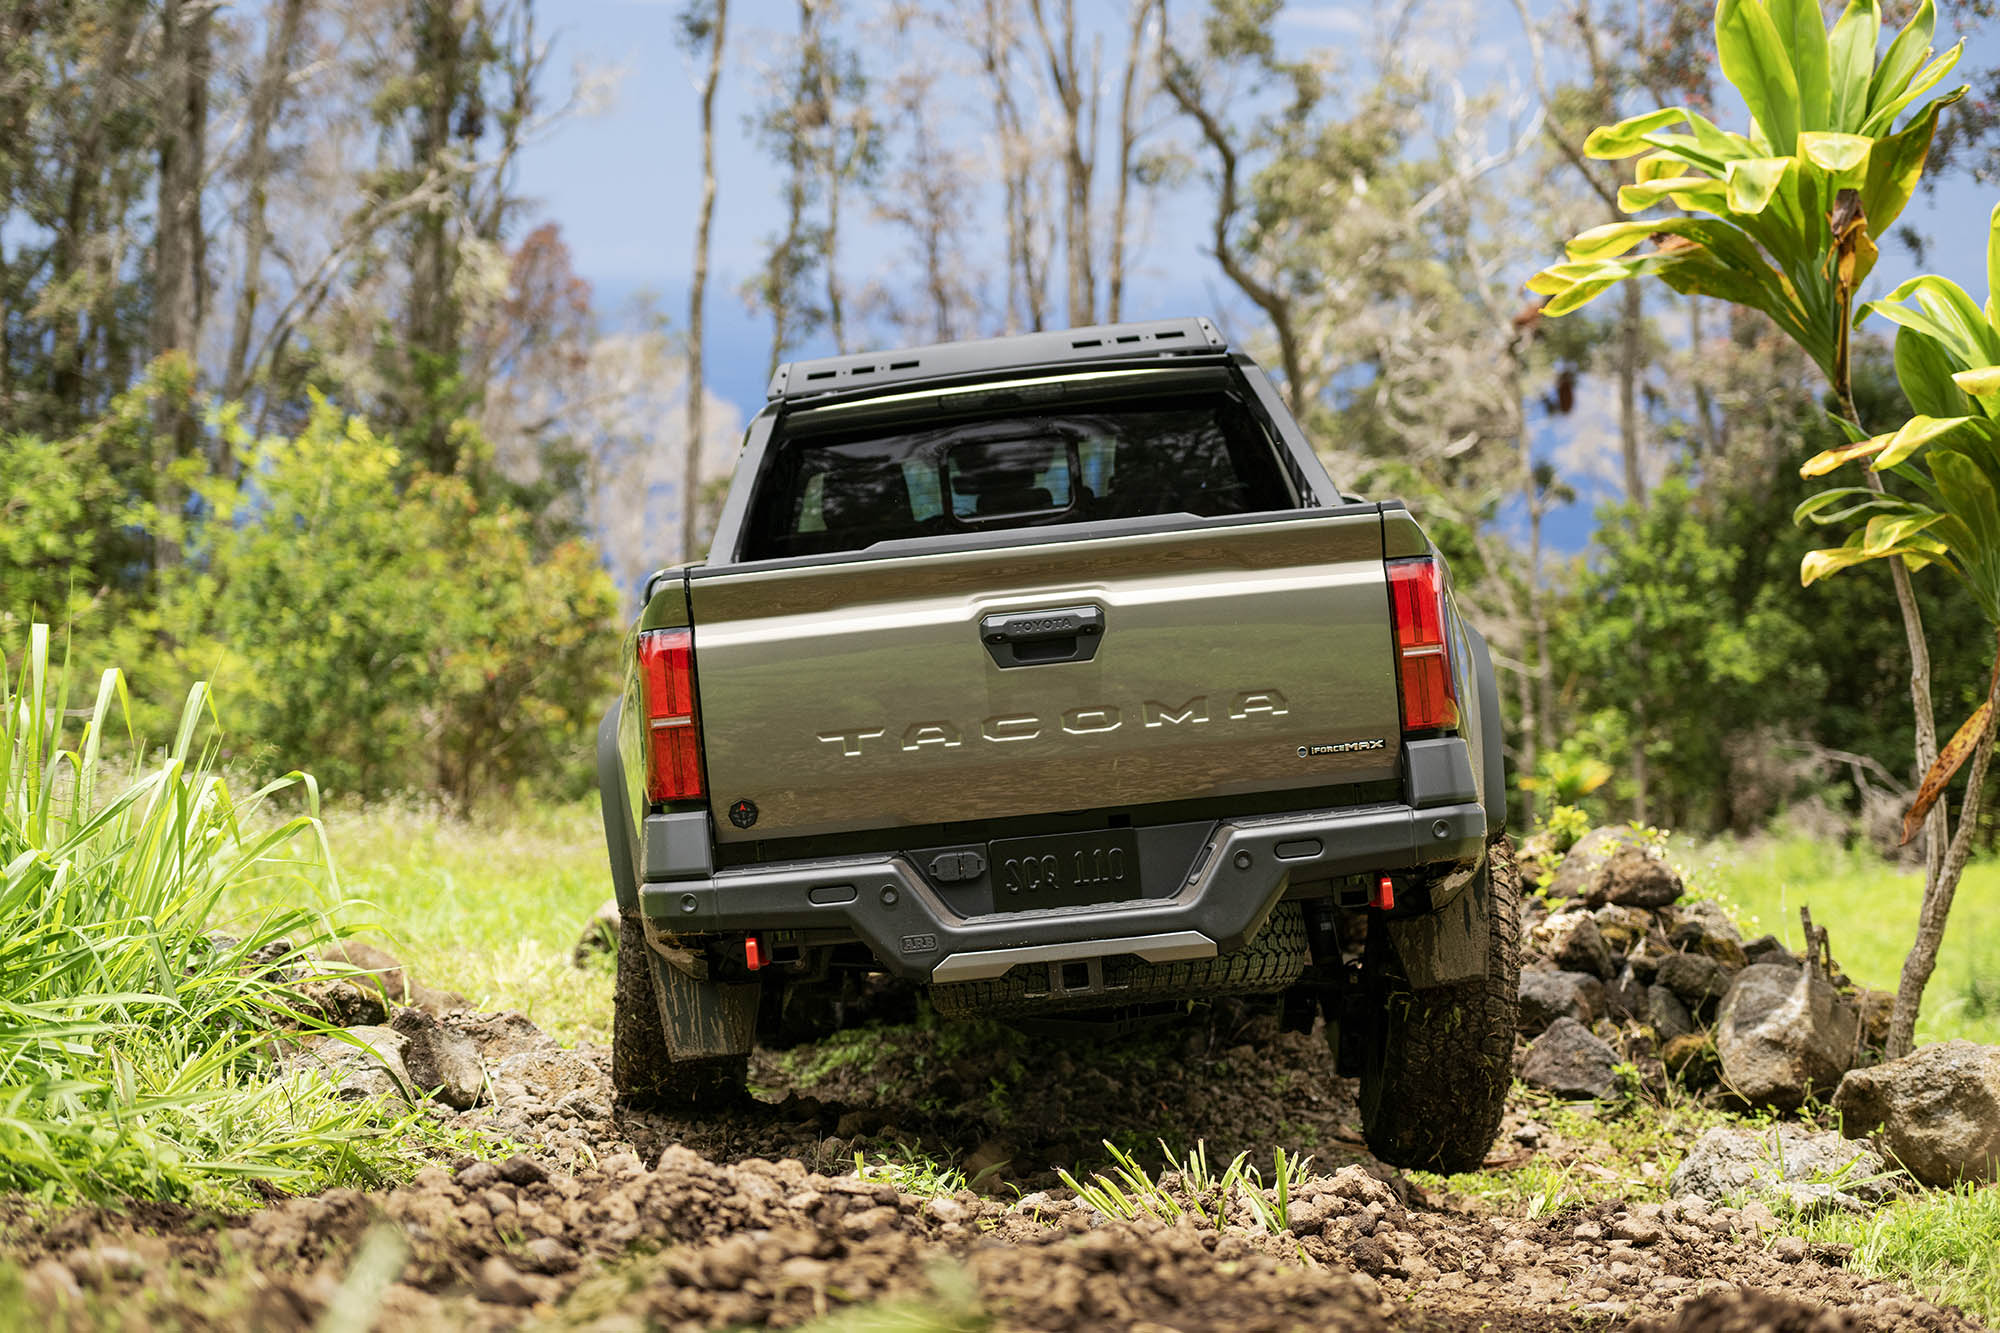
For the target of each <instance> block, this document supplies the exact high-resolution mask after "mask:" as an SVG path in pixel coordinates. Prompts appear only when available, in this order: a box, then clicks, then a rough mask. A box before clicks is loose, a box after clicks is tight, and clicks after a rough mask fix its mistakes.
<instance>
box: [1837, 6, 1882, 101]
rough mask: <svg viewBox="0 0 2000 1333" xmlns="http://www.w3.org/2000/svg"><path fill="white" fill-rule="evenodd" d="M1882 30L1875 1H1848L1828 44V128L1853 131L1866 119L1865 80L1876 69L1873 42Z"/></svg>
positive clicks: (1879, 11) (1866, 92)
mask: <svg viewBox="0 0 2000 1333" xmlns="http://www.w3.org/2000/svg"><path fill="white" fill-rule="evenodd" d="M1881 31H1882V10H1881V7H1880V5H1879V4H1878V3H1877V0H1848V4H1847V9H1846V10H1845V11H1844V12H1843V13H1842V14H1841V16H1840V21H1839V22H1837V23H1835V24H1834V25H1833V36H1832V37H1831V38H1830V39H1829V40H1828V43H1827V50H1828V56H1829V71H1828V82H1829V84H1830V87H1831V93H1832V101H1831V105H1830V106H1829V108H1828V111H1827V126H1828V128H1830V129H1836V130H1841V131H1844V132H1846V133H1849V134H1852V133H1853V132H1854V131H1856V130H1858V129H1860V128H1861V122H1862V121H1864V120H1866V119H1868V79H1869V76H1871V75H1872V74H1874V72H1875V42H1876V39H1877V37H1878V35H1879V34H1880V33H1881Z"/></svg>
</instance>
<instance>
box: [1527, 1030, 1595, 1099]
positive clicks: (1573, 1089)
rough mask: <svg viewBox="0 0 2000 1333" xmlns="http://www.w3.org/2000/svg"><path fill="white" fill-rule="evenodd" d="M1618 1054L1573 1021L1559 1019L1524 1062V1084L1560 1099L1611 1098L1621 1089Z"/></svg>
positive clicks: (1538, 1039) (1528, 1052) (1544, 1034)
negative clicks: (1551, 1093)
mask: <svg viewBox="0 0 2000 1333" xmlns="http://www.w3.org/2000/svg"><path fill="white" fill-rule="evenodd" d="M1617 1064H1618V1054H1617V1052H1615V1051H1613V1050H1612V1049H1611V1048H1610V1047H1609V1046H1607V1045H1605V1044H1604V1042H1602V1041H1600V1040H1599V1039H1598V1038H1597V1037H1596V1036H1594V1035H1592V1033H1591V1031H1590V1029H1589V1028H1586V1027H1585V1026H1584V1025H1583V1024H1581V1023H1579V1022H1577V1021H1576V1020H1575V1019H1573V1018H1558V1019H1557V1020H1556V1021H1555V1022H1553V1023H1551V1024H1550V1025H1549V1030H1548V1031H1546V1032H1544V1033H1543V1034H1542V1035H1541V1036H1539V1037H1537V1038H1535V1040H1534V1041H1533V1042H1531V1043H1530V1044H1529V1046H1528V1050H1527V1054H1526V1055H1525V1056H1524V1057H1523V1059H1522V1061H1521V1078H1522V1080H1523V1081H1525V1082H1527V1083H1530V1084H1533V1085H1534V1086H1535V1087H1538V1088H1543V1089H1545V1090H1547V1091H1549V1092H1553V1093H1554V1094H1556V1096H1558V1097H1608V1096H1610V1095H1611V1093H1612V1092H1613V1090H1614V1089H1616V1087H1617V1086H1618V1077H1617V1073H1616V1069H1615V1067H1616V1065H1617Z"/></svg>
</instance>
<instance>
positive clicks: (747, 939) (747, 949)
mask: <svg viewBox="0 0 2000 1333" xmlns="http://www.w3.org/2000/svg"><path fill="white" fill-rule="evenodd" d="M764 962H765V959H764V950H763V947H762V946H761V945H759V944H758V943H757V937H756V936H755V935H745V936H744V937H743V966H745V967H747V968H749V969H750V970H751V971H752V972H755V971H757V970H758V969H759V968H761V967H763V966H764Z"/></svg>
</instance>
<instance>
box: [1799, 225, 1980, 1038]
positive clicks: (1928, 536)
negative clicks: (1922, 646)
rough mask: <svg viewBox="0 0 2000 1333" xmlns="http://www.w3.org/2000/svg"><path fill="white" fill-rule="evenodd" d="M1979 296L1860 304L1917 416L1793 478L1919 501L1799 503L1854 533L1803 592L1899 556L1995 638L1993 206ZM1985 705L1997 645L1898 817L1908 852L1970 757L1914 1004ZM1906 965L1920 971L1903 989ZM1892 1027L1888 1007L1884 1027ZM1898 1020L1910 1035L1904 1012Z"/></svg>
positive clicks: (1960, 862)
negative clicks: (1862, 468) (1949, 593)
mask: <svg viewBox="0 0 2000 1333" xmlns="http://www.w3.org/2000/svg"><path fill="white" fill-rule="evenodd" d="M1986 285H1987V297H1986V305H1985V307H1984V308H1983V309H1982V308H1981V307H1980V306H1979V305H1977V304H1976V303H1975V302H1974V301H1973V299H1972V298H1971V297H1970V296H1968V295H1966V293H1965V290H1964V289H1963V288H1961V287H1960V286H1959V285H1958V284H1957V283H1955V282H1951V281H1949V280H1948V279H1945V278H1940V277H1936V276H1934V275H1929V274H1926V275H1924V276H1921V277H1916V278H1912V279H1910V280H1909V281H1908V282H1906V283H1904V284H1903V285H1902V286H1900V287H1898V288H1896V290H1895V291H1893V292H1891V293H1889V295H1888V296H1887V297H1885V298H1884V299H1883V300H1880V301H1874V302H1870V303H1869V304H1868V305H1867V306H1864V307H1863V308H1862V316H1863V317H1864V318H1866V317H1867V316H1868V315H1869V314H1878V315H1881V316H1882V317H1883V318H1885V319H1888V320H1891V321H1893V322H1894V323H1896V324H1898V325H1900V326H1901V327H1900V328H1898V329H1897V331H1896V378H1897V381H1898V382H1899V383H1900V384H1901V385H1902V388H1903V393H1904V394H1905V396H1907V397H1908V398H1909V400H1910V405H1911V406H1912V407H1915V408H1916V409H1917V415H1916V416H1913V417H1911V418H1910V419H1909V420H1908V421H1906V422H1904V423H1903V424H1902V425H1901V426H1900V427H1898V428H1897V429H1895V430H1893V431H1889V432H1886V433H1884V434H1881V435H1876V436H1874V437H1872V438H1869V439H1864V440H1859V441H1856V442H1855V443H1853V444H1849V445H1846V446H1844V447H1842V448H1839V449H1829V450H1827V451H1825V452H1824V453H1821V454H1819V455H1817V456H1815V457H1814V458H1812V459H1810V460H1808V461H1807V463H1806V465H1805V466H1804V467H1803V468H1801V469H1800V471H1801V472H1802V473H1803V474H1804V475H1806V476H1808V477H1818V476H1825V475H1826V474H1828V473H1830V472H1833V471H1835V470H1837V469H1839V468H1841V467H1843V466H1845V465H1846V464H1848V463H1852V462H1861V461H1863V460H1866V463H1867V466H1868V469H1869V471H1870V472H1871V473H1875V474H1882V473H1887V474H1890V475H1892V476H1895V477H1896V478H1898V479H1899V480H1901V481H1903V482H1906V483H1908V486H1909V488H1910V490H1911V491H1913V492H1914V493H1915V494H1916V496H1917V497H1918V498H1915V499H1907V498H1904V497H1903V496H1901V495H1895V494H1890V493H1888V492H1887V491H1885V490H1884V489H1883V488H1882V487H1881V486H1880V485H1879V484H1878V485H1876V486H1836V487H1832V488H1830V489H1828V490H1824V491H1821V492H1820V493H1819V494H1817V495H1814V496H1812V497H1810V498H1809V499H1807V500H1806V501H1805V503H1803V504H1801V505H1800V506H1799V508H1798V512H1797V513H1796V514H1795V515H1794V517H1795V518H1796V519H1798V520H1799V521H1801V522H1803V521H1806V520H1811V521H1812V522H1815V523H1819V524H1822V525H1827V526H1833V525H1840V524H1850V525H1853V524H1858V526H1854V527H1853V528H1852V530H1851V531H1850V532H1849V534H1848V536H1847V540H1846V541H1845V542H1843V543H1842V544H1841V545H1839V546H1836V547H1833V548H1831V549H1829V550H1823V551H1813V552H1811V553H1809V554H1808V555H1807V556H1806V558H1805V563H1804V566H1803V568H1802V569H1801V570H1800V576H1801V578H1802V579H1803V580H1804V581H1805V582H1806V583H1811V582H1812V581H1813V580H1815V579H1819V578H1824V577H1826V576H1827V575H1830V574H1834V573H1837V572H1838V571H1840V570H1843V569H1846V568H1848V567H1849V566H1851V565H1858V564H1864V563H1866V562H1868V561H1871V560H1887V559H1901V560H1902V561H1903V562H1904V563H1905V564H1907V565H1909V566H1910V567H1912V568H1918V567H1921V566H1925V565H1935V566H1938V567H1939V568H1942V569H1944V570H1946V571H1947V572H1948V573H1950V574H1951V575H1952V576H1953V577H1954V578H1955V579H1956V580H1957V581H1958V582H1959V583H1960V584H1962V585H1963V586H1964V588H1965V590H1966V591H1967V592H1968V593H1970V594H1971V595H1972V599H1973V602H1974V603H1975V604H1976V605H1977V606H1978V607H1979V610H1980V613H1981V614H1982V615H1984V616H1985V617H1986V620H1987V623H1988V624H1990V625H1992V626H1993V627H1994V632H1995V635H1996V636H2000V208H1995V209H1994V210H1993V214H1992V217H1991V219H1990V222H1989V225H1988V229H1987V244H1986ZM1864 516H1865V517H1864ZM1996 705H2000V637H1996V654H1995V659H1994V665H1993V676H1992V679H1991V682H1990V684H1989V685H1988V686H1987V693H1986V702H1985V703H1983V704H1981V705H1980V706H1979V707H1978V708H1977V709H1975V710H1974V711H1973V714H1972V716H1971V717H1969V718H1967V719H1966V720H1965V722H1964V724H1963V725H1961V726H1960V727H1959V729H1958V731H1957V733H1956V734H1955V735H1953V736H1952V738H1951V740H1950V741H1949V742H1948V743H1947V744H1946V745H1945V747H1944V749H1943V751H1942V752H1940V753H1939V755H1938V757H1937V760H1936V762H1935V763H1933V764H1932V765H1931V767H1930V770H1929V772H1927V773H1926V774H1925V775H1924V780H1923V783H1922V785H1921V786H1920V787H1919V788H1918V790H1917V799H1916V801H1915V803H1914V804H1913V805H1912V806H1911V807H1910V810H1909V813H1908V814H1906V815H1905V816H1904V817H1903V841H1904V842H1908V841H1910V839H1912V838H1914V837H1915V836H1916V834H1917V830H1918V829H1919V828H1920V827H1922V825H1923V822H1924V820H1925V817H1926V815H1927V814H1928V813H1929V811H1930V809H1931V807H1932V806H1933V805H1935V804H1936V803H1937V801H1938V798H1939V797H1941V796H1942V795H1943V794H1944V790H1945V787H1946V785H1947V784H1949V783H1950V781H1951V779H1952V777H1953V775H1954V774H1956V773H1957V771H1958V769H1959V768H1960V766H1962V765H1963V764H1964V763H1965V762H1966V760H1967V759H1968V758H1970V759H1971V761H1972V770H1971V772H1970V773H1969V774H1967V776H1966V788H1965V802H1964V805H1963V807H1962V809H1961V812H1960V814H1959V820H1958V830H1957V832H1956V833H1955V834H1954V835H1953V836H1952V839H1951V842H1950V845H1949V848H1948V850H1947V853H1946V858H1945V874H1944V875H1943V876H1942V877H1941V878H1940V880H1939V882H1938V886H1937V887H1938V892H1935V893H1927V894H1926V895H1925V898H1924V908H1923V913H1922V915H1921V917H1920V918H1919V921H1918V927H1917V929H1918V947H1917V948H1916V949H1914V950H1912V951H1911V955H1910V963H1909V964H1906V965H1905V969H1904V982H1905V985H1906V986H1907V985H1909V984H1910V983H1911V981H1912V980H1913V979H1914V980H1915V983H1916V988H1917V991H1918V993H1919V994H1921V991H1922V987H1923V984H1924V983H1925V982H1927V981H1928V980H1929V979H1930V963H1931V960H1933V959H1935V957H1936V947H1937V944H1938V943H1939V942H1940V941H1941V939H1942V937H1943V933H1944V922H1945V917H1946V915H1947V914H1948V913H1949V911H1950V909H1951V898H1952V895H1953V893H1954V892H1955V891H1956V889H1957V885H1958V878H1959V874H1960V873H1961V872H1962V871H1963V869H1964V867H1965V861H1966V857H1967V856H1968V855H1969V854H1970V852H1971V850H1972V834H1973V831H1974V827H1975V825H1976V824H1977V822H1978V821H1977V819H1976V818H1975V815H1976V813H1977V811H1978V809H1979V802H1980V796H1981V795H1982V793H1983V790H1984V787H1985V782H1986V772H1987V768H1988V765H1989V764H1990V762H1991V760H1992V754H1993V740H1994V730H1995V728H1994V714H1995V711H1996ZM1926 945H1928V946H1929V947H1928V948H1926V947H1925V946H1926ZM1912 966H1920V967H1921V972H1920V974H1919V975H1917V976H1915V977H1914V978H1913V976H1912V972H1911V967H1912ZM1904 1017H1905V1016H1904V1015H1903V1014H1902V1012H1901V1006H1900V1005H1899V1006H1898V1013H1897V1016H1896V1022H1897V1023H1898V1024H1900V1023H1901V1022H1902V1021H1903V1020H1904ZM1908 1019H1909V1021H1910V1022H1911V1023H1912V1024H1914V1022H1915V1013H1914V1009H1913V1010H1912V1012H1911V1013H1910V1014H1909V1015H1908ZM1894 1035H1895V1034H1893V1033H1892V1040H1893V1039H1894ZM1905 1040H1907V1034H1905Z"/></svg>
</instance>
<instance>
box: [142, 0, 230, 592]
mask: <svg viewBox="0 0 2000 1333" xmlns="http://www.w3.org/2000/svg"><path fill="white" fill-rule="evenodd" d="M213 12H214V11H213V9H212V7H211V5H210V3H209V0H165V4H164V6H163V7H162V9H161V13H160V107H159V118H158V125H159V129H158V134H159V139H158V151H159V162H160V169H159V179H158V181H157V182H156V185H157V190H158V195H157V199H158V207H157V219H156V221H155V224H154V225H155V228H156V232H155V238H154V245H155V250H154V258H153V328H152V346H151V348H150V349H149V350H150V352H151V355H152V356H153V357H155V358H158V357H162V356H168V355H178V356H180V357H183V358H185V359H186V360H187V361H188V362H189V363H190V364H192V363H193V362H194V359H195V357H196V356H197V355H198V354H199V352H200V349H201V324H202V316H203V314H204V311H205V307H206V306H207V303H208V292H207V286H208V281H207V264H206V262H205V261H206V258H207V256H206V254H205V253H204V246H203V235H202V219H201V190H202V181H203V177H204V175H205V174H206V170H207V166H208V73H209V70H208V64H209V29H210V23H209V20H210V17H211V16H212V14H213ZM153 425H154V439H155V448H156V449H158V450H159V451H160V455H161V456H160V457H159V458H158V460H157V466H156V467H155V471H154V475H155V477H156V478H158V479H159V481H158V486H159V494H158V496H157V497H156V501H157V503H158V505H159V508H160V511H161V519H160V521H158V522H156V523H155V524H154V525H153V534H152V535H153V565H154V567H155V568H160V567H163V566H166V565H170V564H175V563H177V562H178V561H179V559H180V548H179V545H178V542H177V540H176V533H175V525H174V524H173V523H172V522H170V521H168V519H167V516H168V515H173V514H177V513H178V512H179V510H180V508H181V505H182V500H181V496H180V493H179V490H178V488H177V487H176V486H175V485H173V484H172V483H171V482H169V481H167V480H166V477H167V474H168V469H169V467H170V466H171V464H172V463H173V462H174V461H175V460H176V459H180V458H184V457H186V456H188V455H189V454H191V453H193V452H194V449H195V443H196V441H195V419H194V412H193V409H192V405H191V404H190V402H189V401H188V399H187V398H186V397H185V396H183V395H182V394H180V393H178V392H176V393H168V394H162V395H161V396H160V397H159V399H158V401H157V404H156V407H155V411H154V417H153ZM222 447H224V448H226V447H227V446H226V445H225V446H222Z"/></svg>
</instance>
